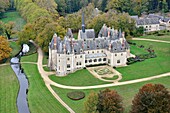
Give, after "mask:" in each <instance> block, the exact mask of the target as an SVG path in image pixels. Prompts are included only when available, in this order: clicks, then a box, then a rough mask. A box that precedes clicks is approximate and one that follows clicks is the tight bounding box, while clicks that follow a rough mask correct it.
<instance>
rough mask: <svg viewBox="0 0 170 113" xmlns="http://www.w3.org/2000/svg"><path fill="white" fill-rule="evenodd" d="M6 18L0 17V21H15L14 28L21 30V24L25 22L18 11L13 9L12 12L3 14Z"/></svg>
mask: <svg viewBox="0 0 170 113" xmlns="http://www.w3.org/2000/svg"><path fill="white" fill-rule="evenodd" d="M4 16H6V17H7V18H3V19H0V21H2V22H4V23H8V22H10V21H13V22H15V25H16V26H15V28H14V29H15V30H19V31H20V30H21V29H22V28H23V26H24V25H25V24H26V21H25V20H24V19H23V18H22V17H21V16H20V14H19V12H17V11H13V12H6V13H5V14H4Z"/></svg>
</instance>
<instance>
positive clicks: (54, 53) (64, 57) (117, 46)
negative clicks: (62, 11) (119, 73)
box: [48, 19, 130, 76]
mask: <svg viewBox="0 0 170 113" xmlns="http://www.w3.org/2000/svg"><path fill="white" fill-rule="evenodd" d="M82 20H83V22H82V30H79V33H78V40H75V39H74V38H73V34H72V32H71V29H68V32H67V34H66V36H65V37H64V40H61V39H60V37H58V36H57V34H54V36H53V38H52V41H51V42H50V44H49V61H48V67H50V68H51V69H52V70H55V71H56V74H57V75H59V76H64V75H67V74H68V73H72V72H74V71H76V70H78V69H82V68H85V67H86V66H92V65H99V64H107V65H109V66H111V67H117V66H124V65H126V62H127V57H128V56H129V55H130V47H129V45H128V43H127V41H126V39H125V35H124V32H121V30H119V31H118V30H114V28H110V27H107V26H106V25H103V27H102V28H101V30H100V32H99V34H98V38H95V32H94V29H85V25H84V19H82Z"/></svg>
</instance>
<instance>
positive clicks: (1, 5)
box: [0, 0, 10, 19]
mask: <svg viewBox="0 0 170 113" xmlns="http://www.w3.org/2000/svg"><path fill="white" fill-rule="evenodd" d="M9 6H10V2H9V0H0V19H1V18H3V14H4V12H5V10H7V9H8V8H9Z"/></svg>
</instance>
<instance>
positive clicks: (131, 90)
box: [52, 77, 170, 113]
mask: <svg viewBox="0 0 170 113" xmlns="http://www.w3.org/2000/svg"><path fill="white" fill-rule="evenodd" d="M169 81H170V77H164V78H159V79H155V80H151V81H147V82H141V83H135V84H130V85H123V86H116V87H110V89H114V90H116V91H117V92H118V93H119V94H120V95H121V96H122V97H123V103H124V108H125V113H128V112H129V110H130V106H131V101H132V99H133V97H134V96H135V94H136V93H137V92H138V90H139V88H141V87H142V86H143V85H144V84H147V83H161V84H163V85H165V87H166V88H168V89H169V90H170V85H169ZM52 88H53V89H54V90H55V92H56V93H57V94H58V95H59V96H60V97H61V98H62V99H63V100H64V102H66V103H67V104H68V105H69V106H70V107H71V108H72V109H73V110H74V111H75V112H76V113H82V111H83V110H84V102H85V101H86V99H87V97H88V95H89V93H90V92H91V91H95V92H96V93H97V92H99V91H100V90H104V88H103V89H92V90H80V91H83V92H84V93H85V94H86V97H85V98H84V99H82V100H78V101H73V100H71V99H69V98H68V97H67V93H68V92H71V91H73V90H68V89H61V88H57V87H54V86H52Z"/></svg>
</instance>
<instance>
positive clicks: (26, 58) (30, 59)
mask: <svg viewBox="0 0 170 113" xmlns="http://www.w3.org/2000/svg"><path fill="white" fill-rule="evenodd" d="M37 59H38V54H37V53H34V54H31V55H28V56H22V58H21V62H37Z"/></svg>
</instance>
